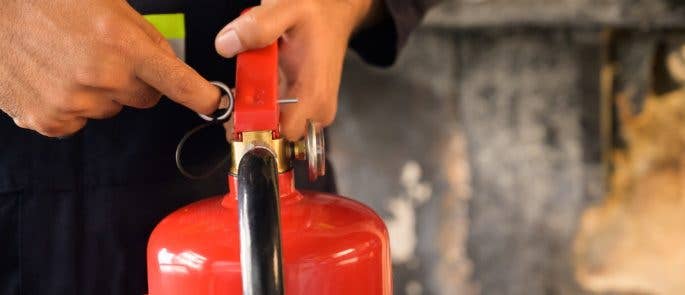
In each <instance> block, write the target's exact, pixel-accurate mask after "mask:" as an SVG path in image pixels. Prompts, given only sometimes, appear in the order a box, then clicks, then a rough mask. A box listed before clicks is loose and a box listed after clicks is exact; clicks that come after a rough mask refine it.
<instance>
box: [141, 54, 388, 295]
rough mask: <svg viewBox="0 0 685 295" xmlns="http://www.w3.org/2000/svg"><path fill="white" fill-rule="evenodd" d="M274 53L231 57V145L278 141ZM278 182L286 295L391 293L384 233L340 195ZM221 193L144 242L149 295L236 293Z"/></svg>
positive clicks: (234, 245)
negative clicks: (258, 134) (265, 137)
mask: <svg viewBox="0 0 685 295" xmlns="http://www.w3.org/2000/svg"><path fill="white" fill-rule="evenodd" d="M277 50H278V49H277V46H276V45H275V44H274V45H271V46H269V47H266V48H264V49H260V50H256V51H251V52H247V53H242V54H240V55H239V56H238V61H237V77H236V78H237V80H236V88H237V89H236V104H235V113H234V120H235V122H234V123H235V127H234V132H235V133H234V137H235V138H240V133H241V132H244V131H258V130H271V131H273V132H274V133H273V134H274V136H275V137H277V136H278V104H277V98H278V93H277V89H278V63H277ZM278 182H279V195H280V215H281V238H282V243H281V244H282V249H283V250H282V251H283V269H284V285H285V292H286V294H288V295H299V294H307V295H309V294H317V295H318V294H331V295H338V294H340V295H343V294H344V295H351V294H370V295H377V294H383V295H389V294H391V293H392V283H391V277H392V275H391V264H390V250H389V245H388V233H387V230H386V227H385V224H384V223H383V221H382V220H381V218H380V217H378V215H376V214H375V213H374V212H373V211H372V210H371V209H369V208H368V207H366V206H364V205H363V204H361V203H359V202H356V201H353V200H351V199H347V198H344V197H341V196H336V195H330V194H323V193H315V192H303V193H301V192H299V191H297V190H296V189H295V188H294V185H293V173H292V171H288V172H285V173H282V174H280V175H279V180H278ZM228 186H229V191H230V192H232V193H229V194H227V195H225V196H216V197H213V198H209V199H206V200H202V201H199V202H196V203H193V204H190V205H188V206H186V207H183V208H181V209H179V210H177V211H176V212H174V213H172V214H171V215H169V216H167V217H166V218H165V219H164V220H162V222H160V223H159V225H157V227H156V228H155V230H154V231H153V233H152V234H151V236H150V240H149V242H148V252H147V261H148V262H147V267H148V287H149V294H150V295H189V294H193V295H219V294H221V295H226V294H236V295H238V294H242V282H241V268H240V255H239V254H240V241H239V237H240V234H239V229H238V209H237V208H236V206H237V199H236V196H235V192H236V191H237V189H236V180H235V178H234V177H233V176H229V178H228ZM158 197H159V198H164V196H158Z"/></svg>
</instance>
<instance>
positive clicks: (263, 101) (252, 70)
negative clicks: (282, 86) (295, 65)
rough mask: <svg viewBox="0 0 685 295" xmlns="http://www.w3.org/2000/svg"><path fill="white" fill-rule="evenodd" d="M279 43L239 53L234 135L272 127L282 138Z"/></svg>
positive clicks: (275, 134) (275, 135)
mask: <svg viewBox="0 0 685 295" xmlns="http://www.w3.org/2000/svg"><path fill="white" fill-rule="evenodd" d="M277 43H278V42H274V43H273V44H271V45H269V46H267V47H264V48H261V49H256V50H250V51H246V52H243V53H240V54H238V59H237V61H236V79H235V94H236V98H235V109H234V113H233V119H234V127H233V137H234V138H240V133H242V132H245V131H264V130H271V131H273V132H274V137H278V121H279V120H278V119H279V110H278V44H277Z"/></svg>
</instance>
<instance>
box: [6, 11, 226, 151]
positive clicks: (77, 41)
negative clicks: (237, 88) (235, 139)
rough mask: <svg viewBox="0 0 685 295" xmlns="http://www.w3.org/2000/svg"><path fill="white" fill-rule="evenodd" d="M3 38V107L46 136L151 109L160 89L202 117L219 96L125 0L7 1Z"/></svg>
mask: <svg viewBox="0 0 685 295" xmlns="http://www.w3.org/2000/svg"><path fill="white" fill-rule="evenodd" d="M0 40H2V43H0V56H2V59H0V109H2V110H3V111H4V112H6V113H7V114H8V115H9V116H10V117H12V118H13V119H14V122H15V123H16V124H17V125H18V126H20V127H23V128H29V129H33V130H35V131H37V132H39V133H41V134H43V135H47V136H53V137H54V136H64V135H69V134H72V133H74V132H76V131H78V130H79V129H81V128H82V127H83V126H84V125H85V124H86V121H87V120H88V119H91V118H92V119H100V118H107V117H111V116H113V115H115V114H117V113H118V112H119V111H120V110H121V109H122V106H124V105H125V106H131V107H136V108H148V107H152V106H153V105H155V104H156V103H157V102H158V101H159V99H160V96H161V94H165V95H166V96H168V97H169V98H171V99H172V100H174V101H176V102H178V103H181V104H183V105H185V106H187V107H189V108H191V109H193V110H194V111H197V112H200V113H204V114H209V113H211V112H213V111H214V110H215V109H216V107H217V105H216V104H218V101H219V100H218V96H219V91H218V90H217V89H216V88H215V87H214V86H213V85H211V84H210V83H209V82H208V81H206V80H205V79H203V78H202V77H201V76H200V75H199V74H197V73H196V72H195V71H194V70H192V69H191V68H190V67H188V66H187V65H186V64H185V63H183V62H182V61H181V60H179V59H178V58H176V56H175V55H174V53H173V51H172V49H171V47H170V46H169V44H168V43H167V42H166V40H165V39H164V37H163V36H162V35H161V34H160V33H159V32H158V31H157V30H156V29H155V28H154V27H153V26H152V25H151V24H150V23H148V22H147V21H146V20H145V19H144V18H143V17H142V16H141V15H140V14H138V13H137V12H136V11H135V10H134V9H133V8H132V7H131V6H129V5H128V4H127V3H126V1H123V0H91V1H82V0H50V1H47V0H43V1H5V2H3V3H2V8H1V9H0Z"/></svg>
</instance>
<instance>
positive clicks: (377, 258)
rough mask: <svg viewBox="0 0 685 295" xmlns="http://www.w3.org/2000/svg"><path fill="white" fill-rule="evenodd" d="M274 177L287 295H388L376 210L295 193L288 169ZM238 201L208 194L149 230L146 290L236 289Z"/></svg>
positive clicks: (201, 293) (211, 292) (202, 293)
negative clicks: (278, 194) (207, 197)
mask: <svg viewBox="0 0 685 295" xmlns="http://www.w3.org/2000/svg"><path fill="white" fill-rule="evenodd" d="M232 178H233V177H229V183H230V184H232V186H233V187H232V189H231V190H232V191H235V190H233V188H235V186H234V185H235V180H234V179H232ZM279 182H280V196H281V236H282V245H283V261H284V265H283V269H284V273H285V281H284V282H285V290H286V294H289V295H297V294H331V295H337V294H340V295H342V294H345V295H350V294H392V290H391V289H392V287H391V265H390V252H389V249H388V234H387V231H386V228H385V225H384V224H383V221H382V220H381V219H380V218H379V217H378V215H376V214H375V213H374V212H373V211H372V210H371V209H369V208H368V207H366V206H364V205H363V204H361V203H358V202H356V201H353V200H350V199H347V198H344V197H341V196H335V195H329V194H322V193H315V192H304V193H300V192H298V191H297V190H295V189H294V188H293V186H292V172H286V173H283V174H281V175H280V176H279ZM236 205H237V201H236V198H235V196H234V195H231V194H228V195H226V196H224V197H223V198H222V197H214V198H210V199H206V200H203V201H199V202H197V203H194V204H191V205H188V206H186V207H184V208H181V209H179V210H178V211H176V212H174V213H173V214H171V215H170V216H168V217H167V218H166V219H164V220H163V221H162V222H161V223H160V224H159V225H158V226H157V228H155V230H154V232H153V233H152V236H151V238H150V241H149V244H148V254H147V255H148V280H149V287H150V289H149V291H150V295H188V294H197V295H219V294H236V295H237V294H242V283H241V279H240V256H239V253H240V243H239V241H238V238H239V233H238V216H237V212H238V210H237V209H236V207H235V206H236Z"/></svg>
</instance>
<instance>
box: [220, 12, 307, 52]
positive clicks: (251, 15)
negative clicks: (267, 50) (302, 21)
mask: <svg viewBox="0 0 685 295" xmlns="http://www.w3.org/2000/svg"><path fill="white" fill-rule="evenodd" d="M283 2H285V1H280V3H278V2H277V3H272V4H264V5H260V6H257V7H254V8H252V9H250V10H248V11H247V12H245V13H243V14H242V15H241V16H240V17H238V18H236V19H235V20H233V21H232V22H230V23H229V24H228V25H226V27H224V28H223V29H222V30H221V32H219V34H218V35H217V37H216V39H215V41H214V46H215V47H216V51H217V52H218V53H219V54H220V55H221V56H223V57H226V58H231V57H233V56H235V55H236V54H238V53H241V52H243V51H246V50H250V49H258V48H262V47H266V46H267V45H269V44H271V43H273V42H274V41H276V40H277V39H278V38H279V37H280V36H281V35H283V33H285V31H287V30H288V29H290V28H292V27H293V26H295V24H296V22H297V20H298V19H299V11H298V10H299V9H298V5H284V4H283Z"/></svg>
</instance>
